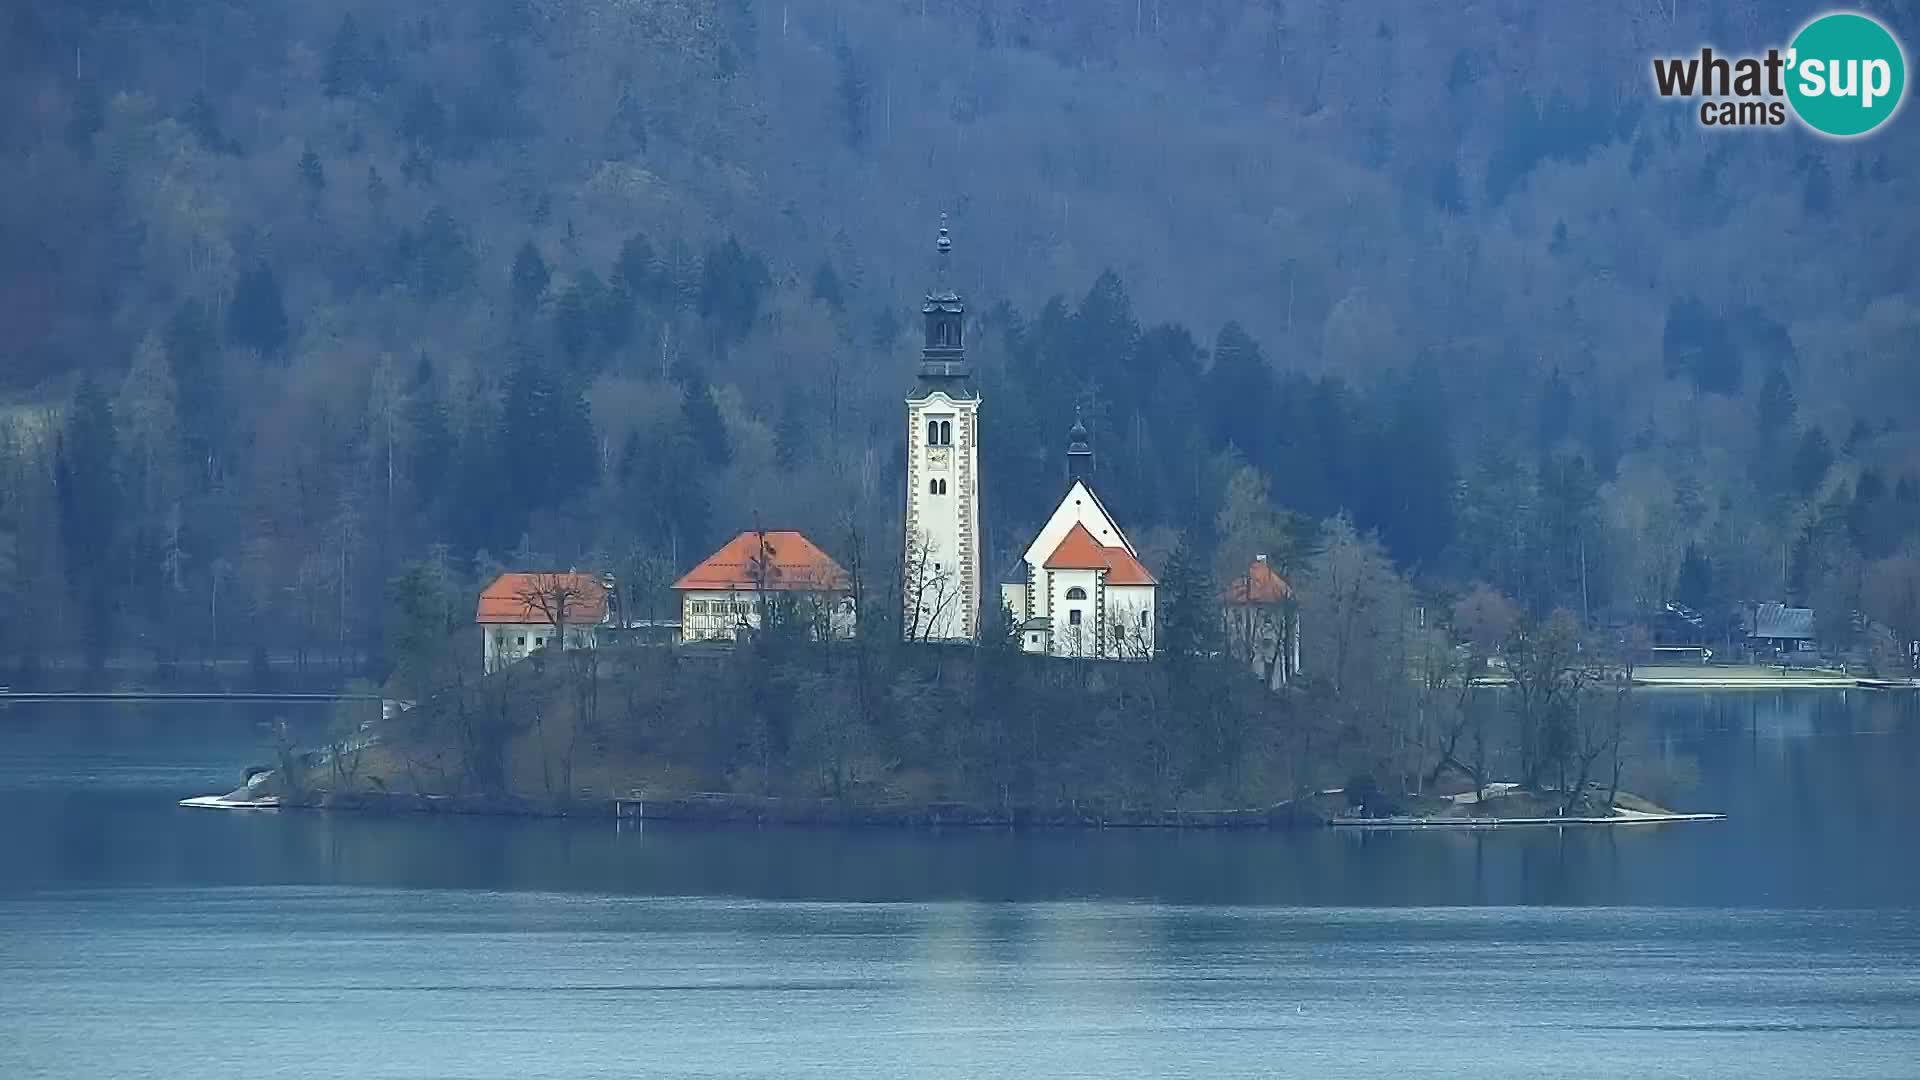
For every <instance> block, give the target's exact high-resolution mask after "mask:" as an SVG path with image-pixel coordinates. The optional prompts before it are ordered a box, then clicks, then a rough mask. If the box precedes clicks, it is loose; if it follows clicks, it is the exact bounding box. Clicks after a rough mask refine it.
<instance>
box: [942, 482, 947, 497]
mask: <svg viewBox="0 0 1920 1080" xmlns="http://www.w3.org/2000/svg"><path fill="white" fill-rule="evenodd" d="M946 493H947V482H946V481H945V480H942V481H940V494H942V495H945V494H946Z"/></svg>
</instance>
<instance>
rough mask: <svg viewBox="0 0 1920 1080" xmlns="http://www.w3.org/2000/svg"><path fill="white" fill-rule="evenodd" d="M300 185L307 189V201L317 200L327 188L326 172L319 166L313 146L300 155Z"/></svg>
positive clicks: (310, 145) (308, 146) (318, 157)
mask: <svg viewBox="0 0 1920 1080" xmlns="http://www.w3.org/2000/svg"><path fill="white" fill-rule="evenodd" d="M300 184H301V186H303V187H305V188H306V189H307V198H308V199H318V198H319V197H320V193H321V192H322V191H325V190H326V187H327V170H326V167H325V166H323V165H321V164H320V155H319V154H317V153H315V152H314V149H313V144H312V143H308V144H307V148H306V150H305V151H303V152H302V153H301V155H300Z"/></svg>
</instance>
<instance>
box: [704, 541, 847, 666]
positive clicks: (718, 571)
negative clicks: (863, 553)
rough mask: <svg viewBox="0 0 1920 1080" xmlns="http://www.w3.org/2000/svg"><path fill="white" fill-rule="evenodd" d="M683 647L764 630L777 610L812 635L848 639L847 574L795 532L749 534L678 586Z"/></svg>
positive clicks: (722, 550)
mask: <svg viewBox="0 0 1920 1080" xmlns="http://www.w3.org/2000/svg"><path fill="white" fill-rule="evenodd" d="M673 588H674V591H676V592H678V593H679V594H680V634H681V640H683V641H734V640H736V639H738V638H739V636H740V635H741V633H742V632H743V631H747V632H751V631H753V630H757V629H759V628H760V627H761V626H762V625H763V620H764V616H765V614H766V609H767V608H769V607H774V606H775V605H778V608H779V610H780V611H781V613H782V615H783V616H784V617H787V618H797V619H804V620H806V621H807V622H808V623H809V626H808V634H809V636H811V637H813V638H814V639H816V640H818V639H820V638H822V637H825V636H829V635H830V636H832V637H836V638H850V637H852V636H853V634H854V631H855V629H856V626H855V620H856V619H857V617H858V613H857V612H855V611H854V602H853V593H852V591H851V589H852V586H851V582H850V581H849V580H848V577H847V572H846V571H845V570H843V569H841V568H840V564H839V563H837V562H834V561H833V559H832V558H831V557H830V556H828V555H827V553H826V552H824V551H821V550H820V549H819V548H818V547H816V546H815V545H814V543H813V541H811V540H808V539H807V538H806V537H805V536H803V535H801V534H800V533H798V532H795V531H793V530H791V529H769V530H750V531H748V532H743V533H741V534H740V535H739V536H736V537H734V538H733V539H732V540H729V541H727V543H726V545H725V546H724V547H722V548H721V549H720V550H719V551H716V552H714V553H713V554H712V555H709V556H707V558H706V559H705V560H704V561H703V562H701V563H700V565H698V566H696V567H694V568H693V569H692V570H689V571H688V572H687V573H686V576H684V577H682V578H681V579H680V580H679V581H676V582H674V585H673Z"/></svg>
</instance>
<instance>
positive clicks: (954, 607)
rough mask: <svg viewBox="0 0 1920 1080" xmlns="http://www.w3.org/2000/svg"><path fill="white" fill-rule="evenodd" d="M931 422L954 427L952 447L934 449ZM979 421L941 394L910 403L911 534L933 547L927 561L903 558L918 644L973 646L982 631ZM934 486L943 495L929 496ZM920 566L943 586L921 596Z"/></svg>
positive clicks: (976, 408) (974, 410) (968, 404)
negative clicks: (918, 606)
mask: <svg viewBox="0 0 1920 1080" xmlns="http://www.w3.org/2000/svg"><path fill="white" fill-rule="evenodd" d="M929 420H945V421H947V422H949V423H951V424H952V425H953V428H952V435H953V441H952V445H950V446H930V445H928V443H927V421H929ZM979 420H980V403H979V402H978V401H977V400H976V401H967V400H956V399H954V398H950V397H948V396H947V395H946V394H944V393H940V392H938V391H935V392H934V393H931V394H929V395H927V396H926V397H925V398H921V399H910V400H909V401H908V402H907V516H906V530H907V536H908V538H909V539H910V540H911V539H912V538H913V537H915V536H916V534H917V535H918V536H919V537H921V538H923V539H924V541H925V543H926V545H927V546H928V550H927V552H926V553H925V556H924V558H922V557H921V552H919V551H918V550H914V549H909V550H907V551H905V552H904V554H903V557H904V558H905V559H906V560H907V573H908V575H909V576H908V577H907V578H905V579H904V580H905V581H906V582H907V585H908V588H907V589H906V592H907V596H906V597H905V598H904V600H905V603H906V604H907V610H906V612H905V617H906V619H907V623H906V625H909V626H919V627H920V631H919V632H918V633H917V634H916V636H917V637H921V638H926V639H929V640H935V641H971V640H973V638H974V636H975V634H976V633H977V632H978V630H979V622H980V600H981V586H980V583H981V577H982V570H981V566H980V551H979V543H980V505H979V491H978V483H979V476H980V464H979V454H978V451H977V446H978V437H979ZM933 481H939V482H940V483H942V484H944V486H945V491H944V492H943V493H938V494H936V493H930V492H929V490H928V488H929V485H930V482H933ZM917 547H918V545H915V548H917ZM922 563H924V564H925V565H926V576H927V577H928V578H929V579H937V580H930V581H929V586H928V587H927V588H926V589H924V590H916V589H915V588H914V587H913V586H914V584H915V578H914V576H913V575H914V573H915V571H917V570H918V569H919V568H920V565H921V564H922ZM936 564H937V566H938V569H937V571H936V570H935V566H936ZM916 594H918V595H916ZM916 599H918V600H921V601H922V602H923V604H924V606H925V607H926V609H927V611H926V613H925V615H924V616H917V615H916V614H915V613H914V611H913V610H912V607H913V604H914V603H915V601H916ZM943 600H944V602H942V601H943ZM929 619H931V620H932V621H931V623H930V624H929V622H928V620H929Z"/></svg>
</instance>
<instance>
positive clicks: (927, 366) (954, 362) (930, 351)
mask: <svg viewBox="0 0 1920 1080" xmlns="http://www.w3.org/2000/svg"><path fill="white" fill-rule="evenodd" d="M933 250H934V265H933V277H934V283H933V288H932V289H930V290H928V291H927V302H926V303H925V304H923V305H921V307H920V314H921V315H922V316H923V317H924V318H925V319H926V324H927V340H926V344H925V346H924V347H923V348H922V349H921V351H920V383H921V385H922V386H923V387H931V386H960V385H962V384H964V382H965V381H966V379H967V377H968V376H969V375H970V374H971V373H972V372H971V371H970V370H969V369H968V366H967V353H966V346H965V343H964V342H963V340H962V335H963V334H964V332H965V330H966V320H967V306H966V304H965V303H964V302H962V301H961V299H960V294H959V293H957V292H955V291H953V286H952V285H951V284H950V283H949V281H948V265H947V264H948V262H949V261H951V256H952V253H953V235H952V234H951V233H949V232H948V231H947V215H946V214H945V212H942V213H941V215H940V232H939V235H938V236H937V238H936V239H935V240H934V242H933Z"/></svg>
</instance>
